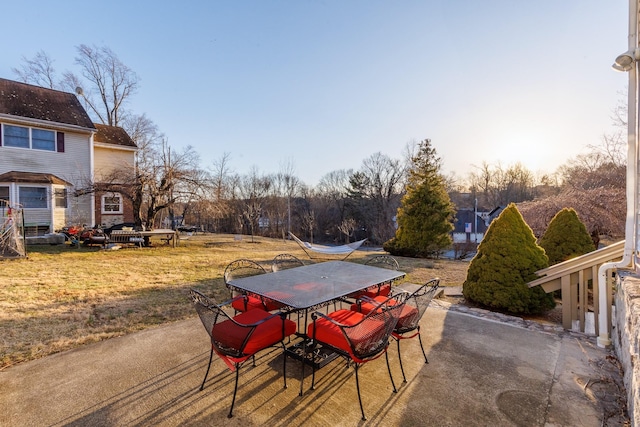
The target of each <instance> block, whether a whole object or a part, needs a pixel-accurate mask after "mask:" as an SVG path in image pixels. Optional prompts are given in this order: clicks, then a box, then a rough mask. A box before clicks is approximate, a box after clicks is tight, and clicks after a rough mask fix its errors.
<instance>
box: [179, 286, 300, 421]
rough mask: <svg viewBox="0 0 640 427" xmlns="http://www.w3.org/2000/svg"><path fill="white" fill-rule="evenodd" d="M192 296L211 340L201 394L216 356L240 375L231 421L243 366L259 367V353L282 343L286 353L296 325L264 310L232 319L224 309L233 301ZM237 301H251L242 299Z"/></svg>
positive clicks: (242, 296)
mask: <svg viewBox="0 0 640 427" xmlns="http://www.w3.org/2000/svg"><path fill="white" fill-rule="evenodd" d="M189 296H190V297H191V301H192V302H193V305H194V307H195V309H196V312H197V313H198V316H199V317H200V320H201V321H202V324H203V325H204V328H205V329H206V331H207V333H208V334H209V337H210V338H211V353H210V355H209V364H208V365H207V372H206V373H205V375H204V379H203V380H202V384H201V385H200V390H202V389H203V388H204V384H205V382H206V381H207V376H208V375H209V369H210V368H211V361H212V359H213V353H216V354H218V356H220V358H221V359H222V360H223V361H224V362H225V363H226V364H227V366H229V368H230V369H231V370H232V371H233V370H235V372H236V375H235V386H234V390H233V399H232V401H231V408H230V409H229V415H228V417H229V418H231V417H232V416H233V406H234V404H235V401H236V394H237V392H238V378H239V374H240V367H241V366H242V364H243V363H244V362H245V361H247V360H248V359H250V358H252V359H253V361H254V365H255V358H253V356H254V355H255V354H256V353H257V352H258V351H261V350H264V349H265V348H268V347H271V346H274V345H277V344H278V343H279V344H281V345H282V350H283V352H284V339H285V338H286V337H287V336H289V335H292V334H294V333H295V331H296V324H295V323H294V322H292V321H290V320H286V319H284V316H283V315H282V314H281V313H274V314H271V313H268V312H266V311H262V310H252V311H251V312H246V313H242V314H239V315H237V316H232V315H231V314H229V313H227V312H226V311H225V309H224V307H226V306H227V305H230V303H231V301H227V302H226V303H223V304H220V305H218V304H216V303H215V302H214V301H213V300H211V299H209V298H208V297H206V296H205V295H203V294H202V293H201V292H198V291H196V290H194V289H191V290H190V291H189ZM236 298H247V297H246V296H245V295H241V296H238V297H236ZM283 359H284V360H283V377H284V386H285V388H286V387H287V377H286V369H287V365H286V363H287V358H286V357H283Z"/></svg>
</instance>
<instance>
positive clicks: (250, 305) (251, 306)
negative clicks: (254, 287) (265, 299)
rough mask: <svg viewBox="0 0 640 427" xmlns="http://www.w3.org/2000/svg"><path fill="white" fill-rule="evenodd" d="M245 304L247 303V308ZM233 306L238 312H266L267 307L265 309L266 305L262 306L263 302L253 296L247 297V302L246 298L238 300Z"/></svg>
mask: <svg viewBox="0 0 640 427" xmlns="http://www.w3.org/2000/svg"><path fill="white" fill-rule="evenodd" d="M245 302H246V306H245ZM231 306H232V307H233V308H234V309H236V310H237V311H249V310H262V311H265V307H264V304H262V300H261V299H260V298H258V297H254V296H252V295H249V296H247V299H246V301H245V299H244V298H238V299H237V300H235V301H233V302H232V303H231Z"/></svg>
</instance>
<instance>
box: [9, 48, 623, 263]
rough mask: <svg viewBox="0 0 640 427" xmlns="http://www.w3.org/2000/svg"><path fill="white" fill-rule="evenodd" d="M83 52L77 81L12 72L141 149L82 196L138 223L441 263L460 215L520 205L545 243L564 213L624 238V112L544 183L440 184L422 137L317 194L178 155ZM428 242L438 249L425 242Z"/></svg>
mask: <svg viewBox="0 0 640 427" xmlns="http://www.w3.org/2000/svg"><path fill="white" fill-rule="evenodd" d="M76 50H77V56H76V58H75V65H76V66H77V67H78V69H79V71H80V74H77V73H73V72H70V71H66V72H64V73H63V74H62V75H61V77H58V74H57V73H56V70H55V68H54V67H53V62H54V61H53V60H52V59H51V58H50V57H49V56H48V55H47V54H46V53H45V52H43V51H40V52H38V53H37V54H36V55H35V56H34V57H33V58H31V59H28V58H24V57H23V63H22V64H21V66H20V67H19V68H13V69H12V70H13V71H14V73H15V74H16V75H17V76H18V78H19V79H20V80H21V81H23V82H25V83H29V84H35V85H39V86H43V87H49V88H52V89H59V90H66V91H70V92H75V89H76V88H78V87H81V88H83V91H82V95H81V101H82V102H83V103H84V105H85V108H86V109H87V111H88V112H89V115H90V116H91V117H92V119H93V120H94V121H96V122H98V123H103V124H107V125H111V126H119V127H122V128H124V129H125V130H126V131H127V132H128V133H129V135H130V136H131V138H132V139H133V140H134V142H135V143H136V144H137V145H138V152H137V154H136V166H137V168H136V171H135V172H132V171H116V172H114V174H113V176H111V177H104V179H103V180H102V182H99V183H98V182H87V183H86V185H85V186H84V187H85V188H82V189H78V193H85V194H86V192H92V191H117V192H120V193H121V194H122V195H123V197H125V198H127V199H129V200H130V202H131V203H132V206H133V208H134V209H133V211H134V220H135V222H136V223H137V224H138V225H141V224H142V223H146V224H151V225H154V226H156V227H158V226H163V225H164V224H161V223H160V219H161V218H166V219H168V221H169V223H170V224H171V225H174V226H175V225H180V224H184V225H187V224H188V225H194V226H197V227H198V228H201V229H202V230H204V231H210V232H219V233H241V234H251V235H261V236H266V237H276V238H286V237H287V232H289V231H291V232H293V233H294V234H296V235H298V236H300V237H302V238H303V239H305V240H310V241H318V242H335V243H341V242H345V241H352V240H359V239H363V238H367V239H369V241H370V242H371V243H373V244H380V245H382V244H384V245H385V246H387V247H389V248H391V249H392V250H393V249H394V248H395V250H396V251H401V252H402V251H404V249H403V248H405V249H406V247H407V245H409V246H408V247H411V246H412V245H413V246H416V245H417V247H419V250H417V251H414V252H415V253H416V254H421V255H418V256H433V255H436V254H437V252H438V251H435V252H434V251H433V250H432V248H433V247H436V246H437V247H443V245H445V244H449V245H450V237H449V240H448V239H447V238H445V237H444V234H447V235H449V234H450V231H451V223H452V221H453V219H454V218H455V212H456V211H457V210H459V209H472V208H475V207H476V206H477V208H478V210H481V211H490V210H492V209H493V208H495V207H498V206H500V207H505V206H508V205H509V204H510V203H517V204H518V210H519V212H520V213H521V215H522V216H523V218H524V219H525V220H526V223H527V224H528V225H529V227H530V228H531V229H532V231H533V233H534V235H535V236H536V237H537V238H540V237H541V236H542V233H543V232H544V231H545V230H546V228H547V226H548V224H549V223H550V221H551V219H552V218H553V217H554V216H555V215H556V214H557V213H558V212H560V211H561V210H562V209H563V208H572V209H574V210H575V212H576V213H577V215H578V217H579V218H580V219H581V221H582V222H583V223H584V224H585V227H586V229H587V232H588V233H589V235H590V236H591V238H592V240H593V242H594V244H595V245H596V247H597V245H598V243H599V241H600V239H601V238H603V237H604V238H611V239H615V238H618V237H620V236H623V235H624V220H625V215H626V214H625V212H626V201H625V197H626V194H625V181H626V157H625V155H624V153H625V147H626V142H625V139H624V137H623V135H624V129H625V128H626V123H625V121H624V107H621V106H618V107H617V109H616V114H614V125H615V126H614V128H615V129H616V130H615V131H614V133H612V134H611V135H605V136H604V137H603V143H602V145H601V146H590V147H588V148H589V151H588V152H586V153H585V154H581V155H578V156H576V157H575V158H574V159H571V160H569V161H567V163H566V164H564V165H563V166H561V167H560V168H559V169H558V170H557V171H556V172H555V173H553V174H547V175H542V176H538V177H536V176H535V175H534V174H533V173H532V172H531V171H530V170H528V169H527V168H526V167H524V166H523V165H522V164H520V163H516V164H514V165H510V166H506V167H503V166H502V165H500V164H497V165H492V164H489V163H487V162H483V163H482V164H481V165H480V166H477V167H475V168H474V170H473V171H472V172H470V173H469V174H468V176H467V177H466V178H465V179H464V180H462V179H461V178H459V177H457V176H455V174H450V175H448V176H444V175H443V174H442V173H441V160H440V158H439V157H438V156H437V153H436V150H435V149H434V148H433V146H432V144H431V141H430V140H429V139H424V140H422V141H419V142H415V141H413V142H409V143H407V144H406V147H405V151H404V153H403V159H393V158H391V157H389V156H388V155H386V154H383V153H380V152H377V153H374V154H372V155H371V156H369V157H367V158H365V159H364V160H363V161H362V163H361V165H360V167H359V169H357V170H354V169H348V170H344V169H343V170H336V171H331V172H329V173H327V174H326V175H324V176H323V177H322V178H321V180H320V181H319V183H318V184H317V185H316V186H314V187H310V186H308V185H306V184H304V183H303V182H302V181H301V180H300V179H299V178H298V177H297V176H296V175H295V166H294V165H293V163H292V162H288V163H285V164H284V165H281V166H280V170H279V171H278V172H276V173H263V172H261V171H260V170H259V169H258V168H257V167H256V166H254V167H251V168H250V170H249V172H247V173H245V174H238V173H236V172H234V171H233V170H232V168H231V166H230V160H231V155H230V153H228V152H224V153H222V154H221V155H220V156H219V158H217V159H212V160H211V165H210V166H209V167H207V168H202V167H201V166H200V156H199V154H198V153H197V152H196V151H195V150H194V149H193V147H191V146H187V147H185V148H184V149H182V150H180V151H175V150H172V148H171V146H170V144H169V142H168V139H167V137H166V136H165V135H164V134H162V133H161V131H160V129H159V127H158V126H157V125H156V124H155V123H154V122H153V121H152V120H151V119H150V118H148V117H147V116H146V115H145V114H135V113H134V112H133V111H130V110H128V109H127V108H126V107H127V105H128V102H129V101H130V100H131V98H132V96H133V95H134V94H135V93H136V91H137V89H138V87H139V84H140V80H139V78H138V76H137V75H136V73H135V72H134V71H133V70H131V69H130V68H129V67H127V66H126V65H125V64H123V63H122V62H121V61H120V60H119V58H118V57H117V55H116V54H115V53H114V52H113V51H111V49H109V48H108V47H106V46H102V47H99V46H87V45H79V46H77V47H76ZM123 173H124V174H125V175H123ZM123 177H124V178H125V179H124V180H123ZM123 182H126V183H127V184H123ZM436 211H439V212H436ZM433 215H435V217H434V216H433ZM436 217H437V220H436ZM425 223H426V224H431V225H430V227H426V226H425ZM427 229H429V230H427ZM444 230H447V231H446V233H445V232H444ZM423 233H427V234H426V235H427V236H429V237H428V238H429V239H430V240H431V243H429V245H430V248H425V247H420V244H419V243H418V241H419V240H420V239H421V238H424V236H425V235H423V236H422V237H420V235H421V234H423ZM394 245H395V246H394ZM434 245H435V246H434ZM405 252H406V251H405ZM409 252H411V251H409Z"/></svg>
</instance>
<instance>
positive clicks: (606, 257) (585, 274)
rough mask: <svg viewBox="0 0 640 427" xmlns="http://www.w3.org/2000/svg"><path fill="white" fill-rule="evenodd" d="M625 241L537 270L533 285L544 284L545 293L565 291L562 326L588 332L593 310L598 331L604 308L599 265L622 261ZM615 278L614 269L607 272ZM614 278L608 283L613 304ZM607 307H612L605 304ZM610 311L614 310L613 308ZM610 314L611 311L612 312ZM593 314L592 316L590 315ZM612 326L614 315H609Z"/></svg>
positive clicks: (609, 299)
mask: <svg viewBox="0 0 640 427" xmlns="http://www.w3.org/2000/svg"><path fill="white" fill-rule="evenodd" d="M623 251H624V240H622V241H620V242H617V243H614V244H612V245H609V246H607V247H604V248H602V249H598V250H597V251H593V252H589V253H588V254H585V255H582V256H580V257H578V258H573V259H570V260H568V261H565V262H561V263H560V264H555V265H552V266H551V267H547V268H545V269H542V270H538V271H536V274H537V275H538V276H540V278H539V279H536V280H533V281H531V282H529V283H528V285H529V287H530V288H531V287H534V286H542V289H544V291H545V292H547V293H549V292H554V291H557V290H561V291H562V326H563V327H564V328H565V329H570V330H579V331H580V332H589V333H591V331H585V325H586V321H585V319H586V318H587V316H588V315H587V313H593V322H594V332H593V334H597V331H598V315H599V312H600V310H601V309H602V307H598V301H599V290H598V268H600V266H601V265H602V264H604V263H606V262H610V261H618V260H620V259H621V258H622V254H623ZM607 277H609V278H611V277H612V272H611V271H609V272H608V273H607ZM612 284H613V281H612V280H609V283H607V293H608V297H607V301H609V304H608V305H609V307H611V301H612V296H613V291H612ZM605 309H608V308H607V307H605ZM609 312H610V310H609ZM609 316H610V313H609ZM589 317H591V316H589ZM609 325H611V318H609Z"/></svg>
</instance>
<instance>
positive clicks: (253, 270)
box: [224, 258, 267, 286]
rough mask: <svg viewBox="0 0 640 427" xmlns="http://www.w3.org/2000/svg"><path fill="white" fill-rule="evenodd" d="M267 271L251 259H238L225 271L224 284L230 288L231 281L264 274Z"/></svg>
mask: <svg viewBox="0 0 640 427" xmlns="http://www.w3.org/2000/svg"><path fill="white" fill-rule="evenodd" d="M266 272H267V271H266V270H265V269H264V267H262V266H261V265H260V264H258V263H257V262H255V261H252V260H250V259H244V258H243V259H237V260H235V261H232V262H230V263H229V265H227V267H226V268H225V269H224V284H225V285H227V286H229V281H231V280H233V279H238V278H240V277H248V276H255V275H257V274H264V273H266Z"/></svg>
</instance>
